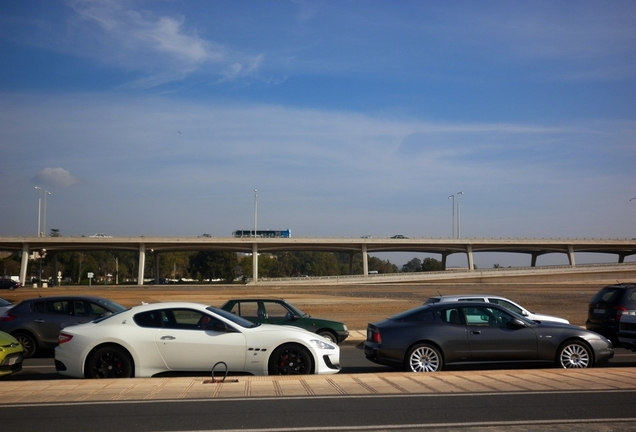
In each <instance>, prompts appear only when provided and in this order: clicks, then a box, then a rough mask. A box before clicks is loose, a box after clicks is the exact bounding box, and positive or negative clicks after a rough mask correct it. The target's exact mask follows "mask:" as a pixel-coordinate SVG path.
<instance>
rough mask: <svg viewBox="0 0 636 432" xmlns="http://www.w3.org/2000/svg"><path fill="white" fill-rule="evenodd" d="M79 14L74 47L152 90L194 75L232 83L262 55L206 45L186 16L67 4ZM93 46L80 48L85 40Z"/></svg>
mask: <svg viewBox="0 0 636 432" xmlns="http://www.w3.org/2000/svg"><path fill="white" fill-rule="evenodd" d="M68 4H69V5H70V6H71V7H72V8H73V10H74V11H75V12H76V14H77V18H79V19H75V20H73V26H72V29H73V32H74V34H73V36H74V43H73V46H75V47H76V48H79V49H81V50H82V54H83V55H86V56H91V57H94V58H95V59H96V60H98V61H101V62H106V63H108V64H110V65H113V66H117V67H120V68H125V69H128V70H136V71H140V72H142V73H144V74H145V75H146V76H145V77H143V78H141V79H138V80H135V81H133V82H132V83H129V85H138V86H141V87H152V86H158V85H161V84H165V83H167V82H171V81H178V80H182V79H184V78H185V77H188V76H190V75H191V74H194V73H200V74H209V75H211V76H212V77H214V76H216V77H218V78H217V79H223V80H233V79H236V78H237V77H244V76H249V75H252V74H254V73H256V72H257V71H258V69H259V66H260V64H261V62H262V59H263V55H262V54H260V55H247V54H244V53H241V52H239V51H237V50H235V49H232V48H231V47H229V46H226V45H223V44H219V43H216V42H214V41H210V40H206V39H205V38H203V37H201V36H200V35H199V34H198V32H197V30H196V29H195V28H192V27H188V25H187V22H186V18H185V17H184V16H182V15H171V16H168V15H161V14H160V13H158V12H156V11H151V10H148V9H143V8H142V7H141V5H142V3H137V2H128V1H117V0H112V1H110V0H109V1H84V0H68ZM84 39H86V40H88V41H90V44H88V45H86V46H85V47H82V45H83V44H82V40H84Z"/></svg>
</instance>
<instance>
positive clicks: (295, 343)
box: [265, 341, 318, 375]
mask: <svg viewBox="0 0 636 432" xmlns="http://www.w3.org/2000/svg"><path fill="white" fill-rule="evenodd" d="M283 346H296V347H302V348H303V349H305V350H306V351H307V352H308V353H309V355H310V356H311V359H312V365H311V370H310V371H309V375H313V374H315V373H316V368H317V366H318V358H316V353H315V352H314V350H313V349H311V348H310V347H309V346H307V345H305V344H304V343H301V342H298V341H287V342H283V343H280V344H278V345H276V346H275V347H274V348H272V349H271V350H269V356H268V357H267V362H266V363H265V365H266V368H267V369H266V370H267V371H268V373H269V364H270V362H271V361H272V357H273V356H274V355H275V354H276V352H277V351H278V349H279V348H281V347H283Z"/></svg>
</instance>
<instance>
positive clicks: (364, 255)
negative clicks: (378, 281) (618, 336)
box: [352, 244, 369, 276]
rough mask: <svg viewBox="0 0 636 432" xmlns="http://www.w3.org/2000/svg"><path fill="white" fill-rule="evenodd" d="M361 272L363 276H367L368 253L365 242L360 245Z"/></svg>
mask: <svg viewBox="0 0 636 432" xmlns="http://www.w3.org/2000/svg"><path fill="white" fill-rule="evenodd" d="M352 265H353V263H352ZM352 273H353V272H352ZM362 274H363V275H365V276H369V255H368V254H367V245H366V244H363V245H362Z"/></svg>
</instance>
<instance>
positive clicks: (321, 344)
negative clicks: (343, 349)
mask: <svg viewBox="0 0 636 432" xmlns="http://www.w3.org/2000/svg"><path fill="white" fill-rule="evenodd" d="M309 342H311V343H312V344H314V345H315V346H316V348H319V349H327V350H335V349H336V347H335V346H333V345H331V344H330V343H327V342H325V341H321V340H319V339H312V340H310V341H309Z"/></svg>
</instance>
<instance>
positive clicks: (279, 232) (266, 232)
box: [232, 229, 291, 238]
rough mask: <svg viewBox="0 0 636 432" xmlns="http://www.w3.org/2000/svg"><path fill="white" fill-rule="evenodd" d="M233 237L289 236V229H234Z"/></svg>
mask: <svg viewBox="0 0 636 432" xmlns="http://www.w3.org/2000/svg"><path fill="white" fill-rule="evenodd" d="M232 236H234V237H262V238H291V230H290V229H284V230H257V231H256V235H254V230H236V231H234V232H233V233H232Z"/></svg>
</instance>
